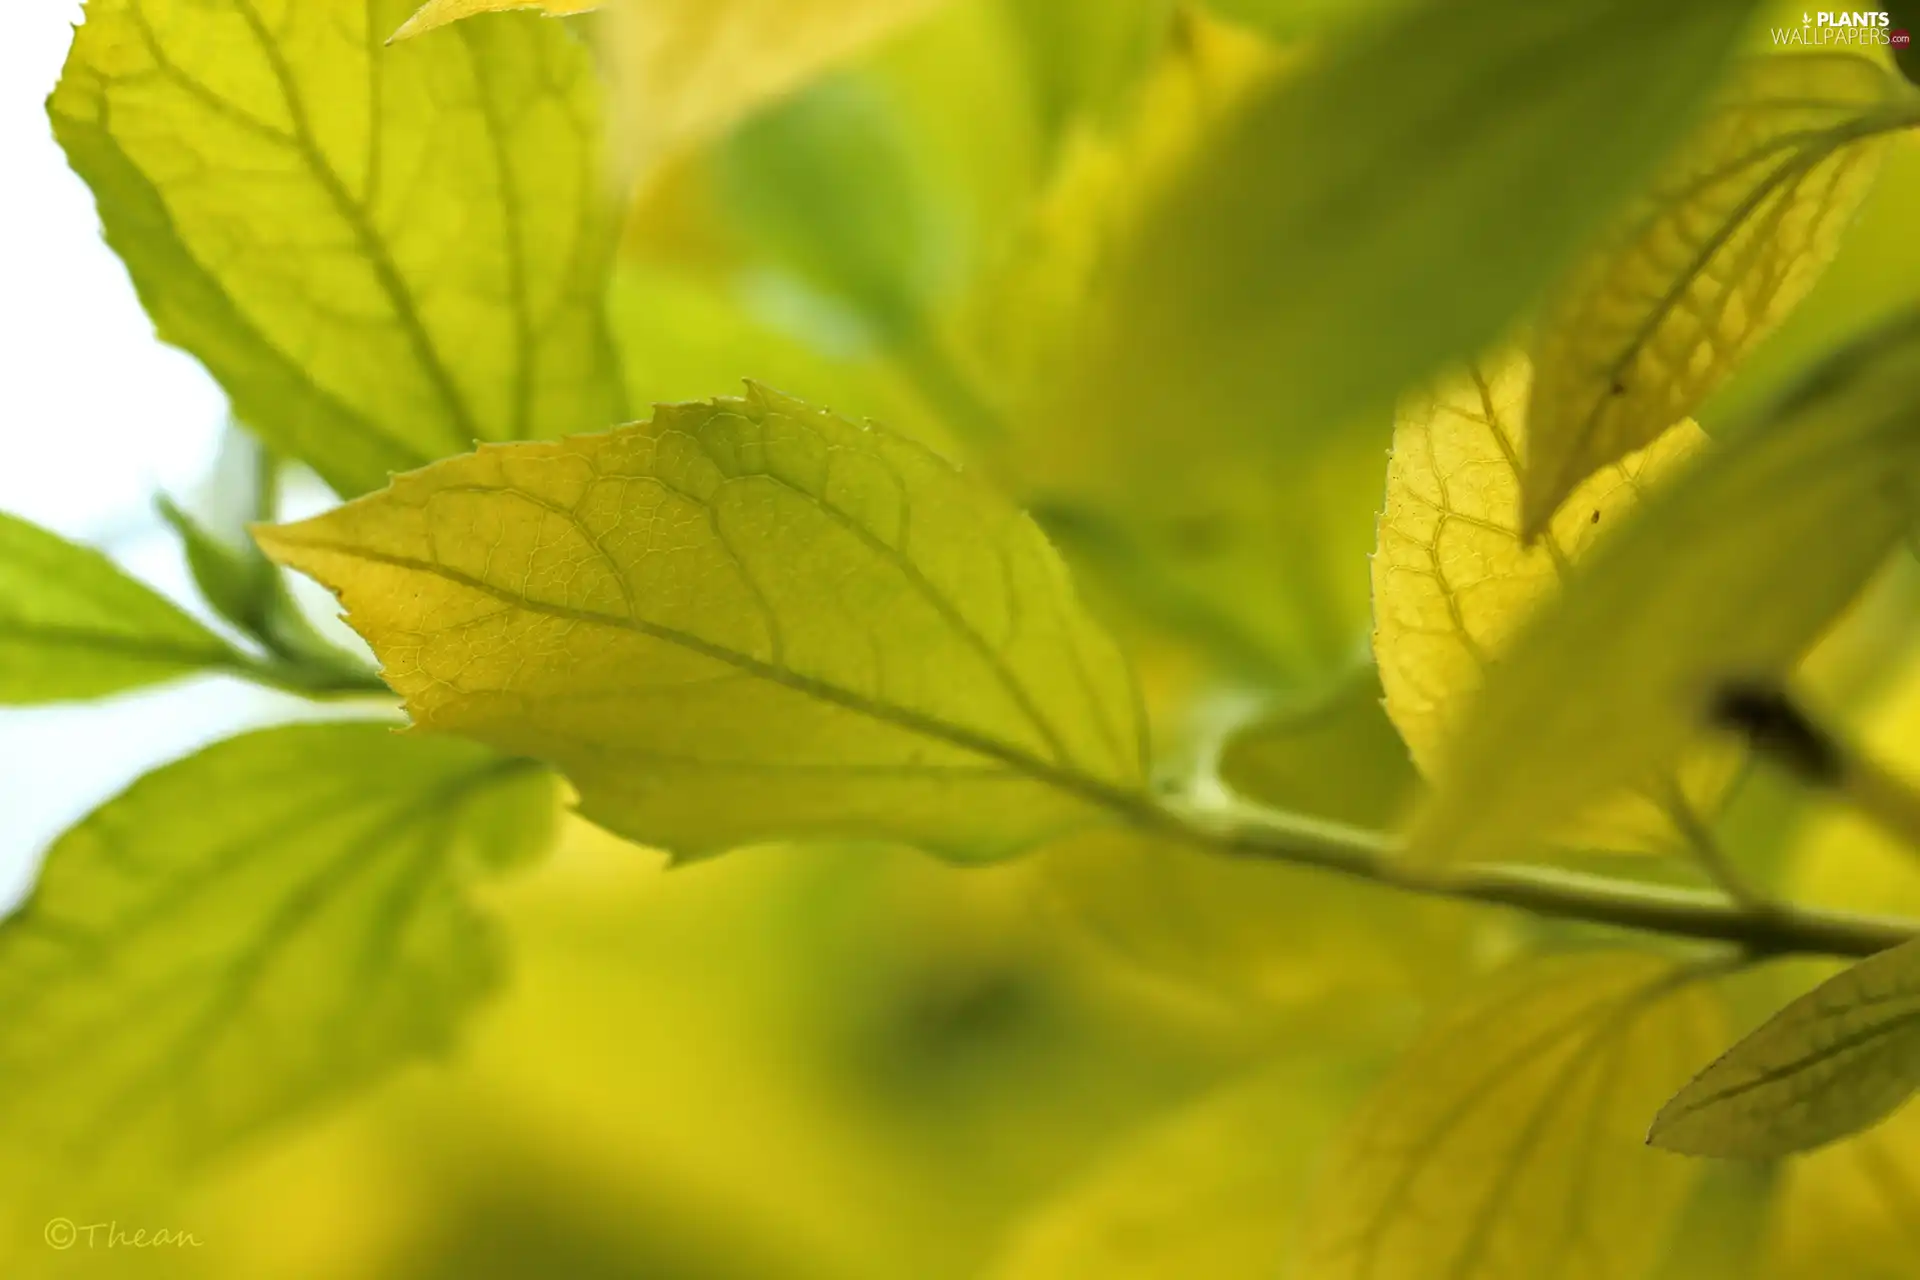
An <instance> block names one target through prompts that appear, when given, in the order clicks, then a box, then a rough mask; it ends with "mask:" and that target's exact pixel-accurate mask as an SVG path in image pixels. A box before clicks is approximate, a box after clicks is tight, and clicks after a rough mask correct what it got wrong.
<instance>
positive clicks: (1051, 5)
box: [999, 0, 1176, 138]
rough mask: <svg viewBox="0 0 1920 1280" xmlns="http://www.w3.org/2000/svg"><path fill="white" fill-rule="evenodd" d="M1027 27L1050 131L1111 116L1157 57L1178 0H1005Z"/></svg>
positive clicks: (1038, 105) (1010, 17)
mask: <svg viewBox="0 0 1920 1280" xmlns="http://www.w3.org/2000/svg"><path fill="white" fill-rule="evenodd" d="M999 7H1000V8H1001V9H1003V10H1004V11H1005V13H1006V16H1007V21H1009V22H1010V23H1012V24H1013V26H1014V28H1015V30H1016V31H1017V32H1018V34H1019V38H1020V43H1019V47H1020V50H1021V52H1022V54H1023V55H1024V57H1025V58H1026V61H1027V65H1028V74H1029V80H1030V82H1031V85H1032V89H1031V93H1032V97H1033V106H1034V110H1035V112H1036V114H1037V115H1038V116H1039V119H1040V123H1041V127H1042V129H1043V131H1044V132H1045V133H1046V135H1047V136H1048V137H1050V138H1052V137H1059V136H1061V135H1062V134H1063V133H1065V131H1067V130H1068V129H1070V128H1071V127H1072V125H1073V124H1074V122H1075V121H1076V120H1081V119H1094V120H1101V119H1105V118H1106V117H1108V116H1109V115H1111V114H1112V113H1113V111H1114V110H1115V108H1117V107H1118V105H1119V104H1120V103H1121V101H1122V100H1124V98H1125V97H1126V95H1127V91H1128V90H1129V89H1130V88H1132V87H1133V85H1134V83H1135V81H1136V80H1137V79H1138V78H1139V77H1140V76H1142V75H1143V74H1145V72H1146V71H1147V69H1148V67H1149V66H1151V65H1152V62H1153V58H1154V56H1155V54H1156V53H1157V52H1158V51H1159V48H1160V45H1161V43H1162V41H1163V40H1164V39H1165V35H1166V31H1167V27H1168V24H1169V23H1170V22H1171V21H1172V20H1173V17H1174V14H1175V12H1176V6H1175V4H1174V2H1173V0H1046V3H1042V4H1035V3H1033V0H999Z"/></svg>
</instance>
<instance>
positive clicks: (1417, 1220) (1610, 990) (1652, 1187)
mask: <svg viewBox="0 0 1920 1280" xmlns="http://www.w3.org/2000/svg"><path fill="white" fill-rule="evenodd" d="M1721 1024H1722V1019H1721V1014H1720V1009H1719V1004H1718V1001H1717V1000H1716V999H1715V997H1714V996H1713V994H1712V993H1711V991H1709V990H1706V989H1703V988H1701V987H1699V986H1694V985H1689V984H1688V981H1687V975H1685V974H1684V973H1683V972H1682V971H1679V970H1676V969H1675V968H1674V966H1673V965H1672V964H1671V963H1670V962H1668V961H1665V960H1662V959H1659V958H1657V957H1653V956H1646V955H1638V954H1631V953H1624V952H1622V953H1598V954H1592V955H1587V956H1581V957H1575V958H1562V959H1558V960H1549V961H1544V962H1535V963H1533V964H1529V965H1528V966H1526V967H1524V968H1522V969H1520V970H1518V971H1516V972H1514V973H1512V974H1510V975H1508V977H1507V978H1506V980H1505V981H1503V982H1500V983H1497V984H1496V986H1495V987H1494V989H1493V990H1490V991H1488V992H1487V993H1485V995H1484V996H1483V998H1481V999H1478V1000H1476V1001H1474V1002H1473V1003H1472V1004H1470V1005H1469V1006H1467V1007H1465V1008H1463V1009H1461V1010H1459V1011H1458V1012H1456V1013H1455V1014H1454V1015H1453V1016H1451V1017H1449V1018H1448V1019H1446V1020H1445V1021H1444V1022H1442V1023H1441V1025H1439V1026H1438V1027H1436V1028H1435V1029H1434V1030H1432V1031H1430V1032H1429V1033H1427V1034H1426V1035H1424V1036H1423V1037H1422V1038H1421V1039H1420V1041H1419V1043H1417V1044H1416V1045H1415V1046H1414V1047H1413V1048H1412V1049H1411V1050H1409V1051H1408V1053H1407V1055H1406V1057H1405V1059H1404V1060H1403V1061H1402V1063H1401V1065H1400V1067H1399V1068H1398V1069H1397V1070H1396V1071H1395V1072H1394V1073H1393V1074H1392V1075H1391V1076H1390V1077H1389V1078H1388V1079H1387V1081H1386V1082H1385V1083H1384V1084H1383V1085H1381V1087H1380V1088H1379V1090H1378V1091H1377V1092H1376V1094H1375V1095H1374V1098H1373V1100H1372V1101H1371V1102H1370V1103H1369V1104H1367V1105H1366V1106H1365V1107H1364V1108H1363V1110H1362V1112H1361V1114H1360V1115H1359V1116H1358V1118H1357V1119H1356V1120H1355V1121H1354V1124H1353V1126H1352V1129H1351V1131H1350V1132H1349V1133H1348V1134H1347V1136H1346V1138H1345V1139H1344V1140H1343V1141H1342V1142H1341V1143H1340V1145H1339V1147H1338V1148H1337V1150H1336V1152H1335V1154H1334V1157H1333V1159H1332V1161H1331V1163H1330V1165H1329V1167H1328V1169H1327V1172H1326V1173H1325V1174H1324V1175H1323V1181H1322V1184H1321V1187H1320V1191H1319V1193H1318V1195H1317V1198H1316V1200H1315V1201H1314V1203H1313V1205H1312V1206H1311V1209H1310V1211H1309V1213H1308V1216H1307V1222H1308V1224H1309V1225H1308V1227H1307V1239H1306V1244H1305V1248H1304V1250H1303V1256H1302V1258H1301V1267H1300V1274H1301V1275H1303V1276H1312V1277H1313V1278H1314V1280H1349V1278H1352V1280H1361V1277H1365V1278H1366V1280H1431V1278H1432V1277H1438V1276H1446V1277H1451V1278H1452V1280H1539V1278H1540V1277H1542V1276H1559V1277H1562V1278H1563V1280H1638V1278H1639V1277H1641V1276H1643V1275H1644V1274H1645V1273H1646V1270H1647V1268H1648V1267H1649V1266H1650V1265H1651V1264H1652V1262H1653V1261H1654V1260H1655V1259H1656V1258H1657V1257H1658V1256H1659V1253H1660V1250H1661V1249H1662V1248H1663V1247H1664V1245H1665V1242H1666V1238H1667V1235H1668V1232H1669V1231H1670V1230H1671V1228H1672V1224H1673V1222H1674V1220H1675V1218H1676V1216H1677V1214H1678V1212H1679V1210H1680V1208H1681V1206H1682V1205H1683V1204H1684V1203H1685V1201H1686V1198H1687V1195H1688V1192H1689V1190H1690V1189H1691V1187H1692V1185H1693V1181H1694V1179H1695V1177H1696V1176H1697V1174H1698V1172H1699V1166H1697V1165H1695V1164H1691V1163H1689V1162H1688V1161H1685V1160H1681V1159H1677V1158H1675V1157H1672V1156H1669V1155H1666V1154H1665V1153H1662V1152H1656V1151H1650V1150H1648V1149H1647V1148H1646V1145H1645V1142H1644V1136H1645V1133H1646V1122H1647V1115H1648V1113H1649V1111H1650V1110H1651V1109H1652V1108H1653V1107H1654V1106H1657V1105H1658V1100H1659V1099H1660V1098H1661V1097H1662V1096H1663V1095H1664V1094H1665V1092H1666V1090H1668V1089H1670V1088H1671V1087H1672V1083H1673V1081H1674V1080H1676V1079H1679V1078H1680V1077H1682V1076H1684V1075H1685V1073H1686V1070H1687V1061H1688V1055H1689V1054H1692V1053H1698V1052H1700V1051H1701V1049H1702V1047H1703V1046H1704V1045H1707V1044H1712V1043H1713V1042H1714V1041H1715V1040H1716V1039H1717V1038H1718V1037H1719V1036H1720V1035H1722V1034H1723V1031H1722V1025H1721Z"/></svg>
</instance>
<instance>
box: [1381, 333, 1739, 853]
mask: <svg viewBox="0 0 1920 1280" xmlns="http://www.w3.org/2000/svg"><path fill="white" fill-rule="evenodd" d="M1528 381H1529V368H1528V362H1527V358H1526V357H1525V356H1524V355H1521V354H1518V353H1516V354H1514V355H1512V356H1510V357H1504V358H1502V359H1501V360H1500V361H1498V363H1496V364H1493V365H1490V366H1485V367H1482V366H1474V367H1472V368H1470V369H1468V370H1467V371H1466V372H1465V373H1462V374H1459V375H1457V376H1453V377H1450V378H1448V379H1446V380H1445V381H1443V382H1441V383H1440V384H1439V385H1438V386H1436V387H1435V388H1434V389H1432V390H1430V391H1426V392H1422V393H1419V394H1417V395H1413V396H1409V397H1408V398H1407V399H1406V401H1405V402H1404V403H1403V404H1402V405H1401V409H1400V414H1399V417H1398V418H1397V420H1396V421H1395V424H1394V433H1393V456H1392V460H1391V461H1390V462H1389V464H1388V466H1387V501H1386V507H1385V510H1384V511H1383V512H1382V513H1381V516H1380V544H1379V548H1378V550H1377V551H1376V552H1375V553H1374V557H1373V605H1374V630H1373V654H1374V661H1375V662H1377V663H1378V664H1379V668H1380V681H1381V685H1382V687H1383V688H1384V689H1385V691H1386V707H1387V714H1388V715H1389V716H1391V717H1392V719H1393V723H1394V726H1395V727H1396V728H1398V729H1399V730H1400V736H1401V737H1402V738H1404V739H1405V740H1406V743H1407V748H1408V750H1410V751H1411V752H1412V753H1413V759H1414V761H1415V763H1417V764H1418V765H1419V766H1420V769H1421V772H1423V773H1424V774H1426V775H1427V776H1428V777H1430V778H1442V777H1444V776H1445V775H1446V772H1447V758H1446V748H1447V743H1448V740H1449V738H1450V737H1451V736H1452V735H1453V734H1454V733H1455V732H1457V731H1458V728H1459V726H1460V724H1461V722H1462V718H1463V716H1464V715H1465V714H1467V713H1468V712H1469V711H1470V709H1471V707H1472V705H1473V699H1474V695H1475V694H1476V693H1477V692H1478V691H1479V689H1480V686H1481V683H1482V682H1483V680H1484V679H1485V677H1486V672H1487V670H1488V669H1489V668H1490V667H1491V666H1493V665H1494V664H1497V663H1498V662H1499V660H1500V655H1501V653H1502V651H1503V650H1505V648H1506V647H1507V645H1508V644H1509V643H1510V642H1511V640H1512V638H1513V635H1514V633H1515V631H1516V630H1517V629H1518V628H1519V626H1520V625H1521V623H1522V622H1524V621H1525V620H1526V619H1527V618H1528V617H1529V616H1531V615H1532V614H1533V613H1534V612H1535V611H1536V610H1537V609H1538V608H1540V607H1541V605H1542V604H1543V603H1546V602H1548V601H1550V600H1551V599H1552V597H1553V596H1554V594H1555V593H1556V592H1557V591H1558V590H1559V589H1560V584H1561V582H1562V580H1563V578H1564V577H1565V576H1566V574H1567V573H1568V572H1569V570H1570V568H1571V566H1572V565H1573V564H1574V563H1576V562H1577V561H1578V560H1580V559H1581V558H1582V557H1584V556H1585V555H1586V554H1587V553H1588V549H1589V548H1590V547H1591V546H1592V545H1593V544H1594V543H1595V542H1596V541H1597V540H1599V539H1601V538H1603V537H1605V536H1607V535H1609V534H1611V533H1612V531H1613V529H1614V527H1615V526H1616V525H1619V524H1620V523H1622V522H1623V521H1624V520H1625V519H1626V518H1627V516H1628V515H1629V514H1630V513H1631V512H1632V510H1633V509H1634V507H1635V506H1637V505H1638V504H1639V502H1640V495H1641V494H1642V492H1644V491H1646V490H1647V489H1650V488H1652V487H1654V486H1657V485H1658V484H1659V483H1660V482H1661V480H1662V479H1663V478H1664V477H1665V476H1667V475H1668V474H1670V473H1671V472H1673V471H1674V470H1675V469H1677V468H1678V467H1679V466H1680V465H1681V464H1682V463H1684V462H1685V461H1686V460H1687V459H1688V458H1690V457H1692V456H1693V455H1694V454H1695V453H1697V452H1698V451H1699V450H1700V449H1701V448H1702V447H1703V446H1704V445H1705V444H1706V436H1705V435H1704V434H1702V432H1701V431H1700V428H1699V427H1697V426H1695V425H1694V424H1693V423H1692V422H1685V421H1683V422H1680V423H1678V424H1676V425H1675V426H1674V427H1673V429H1672V430H1671V431H1669V432H1668V433H1667V434H1665V435H1663V436H1662V437H1661V438H1660V439H1659V440H1657V441H1655V442H1654V443H1653V444H1652V445H1651V446H1649V447H1648V448H1647V449H1645V450H1643V451H1642V452H1640V453H1638V454H1635V455H1634V456H1633V457H1630V458H1627V459H1624V460H1622V461H1621V462H1619V463H1618V464H1617V465H1613V466H1609V467H1608V468H1607V469H1606V470H1605V472H1603V473H1602V474H1599V475H1596V476H1594V477H1593V478H1592V479H1591V480H1590V481H1589V482H1588V483H1587V484H1585V485H1583V486H1582V487H1581V489H1580V492H1579V493H1578V494H1577V495H1576V498H1577V501H1573V502H1569V503H1568V504H1567V506H1566V507H1565V509H1564V510H1562V512H1561V513H1560V516H1559V517H1558V518H1557V519H1556V520H1555V521H1554V525H1553V528H1552V529H1551V530H1550V531H1549V532H1548V533H1547V535H1546V536H1545V537H1544V538H1543V539H1541V540H1540V541H1539V542H1537V543H1535V544H1534V545H1533V546H1531V547H1529V546H1526V545H1524V544H1523V543H1522V541H1521V538H1520V530H1519V523H1518V521H1519V506H1520V478H1519V460H1520V459H1521V458H1523V457H1525V456H1526V451H1527V449H1528V448H1529V447H1530V445H1531V441H1532V427H1531V424H1530V423H1529V421H1528V420H1527V418H1526V417H1525V414H1524V409H1525V406H1526V403H1527V386H1528ZM1736 763H1737V756H1736V753H1734V752H1731V751H1728V750H1724V749H1723V750H1717V751H1712V752H1709V753H1705V754H1704V755H1703V756H1702V757H1701V758H1700V759H1698V760H1697V761H1694V762H1690V763H1689V764H1688V766H1687V767H1685V768H1684V769H1683V770H1682V771H1681V776H1680V777H1679V778H1678V779H1673V778H1667V777H1662V778H1660V779H1657V780H1654V781H1650V782H1649V783H1647V785H1646V786H1644V787H1641V788H1638V789H1637V790H1636V791H1635V793H1633V794H1629V795H1621V796H1612V797H1608V798H1606V799H1605V800H1604V801H1602V803H1601V804H1600V805H1598V806H1595V807H1593V808H1591V809H1590V810H1589V811H1588V812H1586V813H1585V814H1583V815H1582V816H1581V817H1580V818H1579V819H1578V820H1576V821H1575V822H1573V823H1571V824H1566V823H1563V824H1562V825H1561V828H1560V829H1559V830H1558V831H1557V832H1556V834H1557V835H1558V836H1560V837H1562V838H1564V839H1565V840H1566V841H1567V842H1568V843H1571V844H1577V845H1587V846H1597V847H1603V848H1614V849H1642V848H1646V847H1648V846H1650V845H1651V846H1660V845H1670V844H1672V843H1674V841H1675V839H1676V832H1675V831H1674V826H1673V820H1672V819H1671V818H1670V817H1669V816H1668V810H1669V808H1670V806H1671V805H1672V804H1674V803H1676V802H1679V801H1681V800H1684V801H1685V802H1686V803H1688V804H1690V805H1692V806H1693V807H1694V808H1696V809H1698V810H1702V811H1706V810H1711V809H1712V808H1713V807H1714V806H1715V805H1717V804H1718V802H1719V799H1720V796H1721V794H1722V793H1723V792H1724V791H1725V789H1726V786H1727V784H1728V782H1730V781H1731V778H1732V773H1733V769H1734V766H1735V765H1736ZM1676 784H1677V789H1676Z"/></svg>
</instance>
